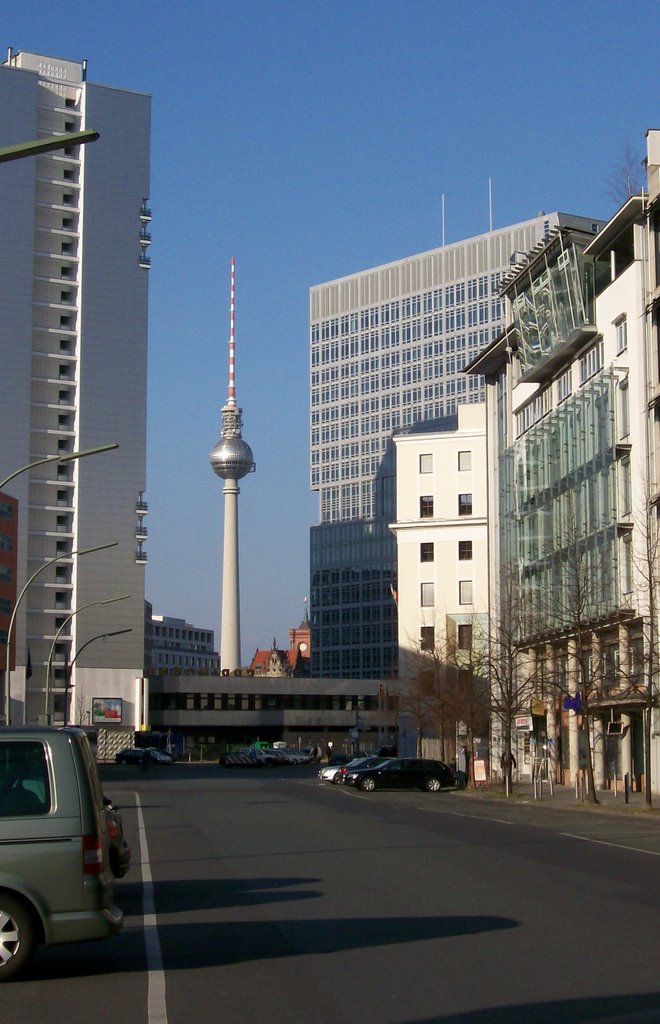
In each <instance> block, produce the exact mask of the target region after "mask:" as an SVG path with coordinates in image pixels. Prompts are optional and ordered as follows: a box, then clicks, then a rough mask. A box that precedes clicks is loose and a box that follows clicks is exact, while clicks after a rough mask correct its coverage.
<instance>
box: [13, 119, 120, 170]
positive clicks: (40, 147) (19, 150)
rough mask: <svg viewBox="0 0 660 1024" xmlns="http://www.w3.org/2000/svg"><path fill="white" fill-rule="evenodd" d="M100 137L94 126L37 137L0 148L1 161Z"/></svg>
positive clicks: (82, 143)
mask: <svg viewBox="0 0 660 1024" xmlns="http://www.w3.org/2000/svg"><path fill="white" fill-rule="evenodd" d="M98 138H100V135H99V133H98V132H97V131H96V130H95V129H94V128H86V129H85V130H84V131H82V132H66V134H64V135H55V136H53V138H51V139H35V140H34V142H17V143H14V145H13V146H3V147H2V149H0V163H7V161H8V160H21V159H22V158H23V157H25V156H39V155H40V154H41V153H50V152H51V150H53V149H65V148H66V147H67V146H84V145H85V143H86V142H96V140H97V139H98Z"/></svg>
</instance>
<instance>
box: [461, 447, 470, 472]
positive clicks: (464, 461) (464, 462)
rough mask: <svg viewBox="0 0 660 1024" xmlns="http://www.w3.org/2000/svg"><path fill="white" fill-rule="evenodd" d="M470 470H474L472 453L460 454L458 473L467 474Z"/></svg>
mask: <svg viewBox="0 0 660 1024" xmlns="http://www.w3.org/2000/svg"><path fill="white" fill-rule="evenodd" d="M468 469H472V452H459V453H458V471H459V473H465V472H466V471H467V470H468Z"/></svg>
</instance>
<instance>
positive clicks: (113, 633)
mask: <svg viewBox="0 0 660 1024" xmlns="http://www.w3.org/2000/svg"><path fill="white" fill-rule="evenodd" d="M117 600H121V598H117ZM132 632H133V630H132V629H113V630H112V631H111V632H110V633H98V634H97V635H96V636H93V637H91V638H90V639H89V640H86V641H85V643H84V644H82V646H81V647H79V648H78V650H77V651H76V653H75V654H74V656H73V658H72V659H71V661H70V662H69V665H68V668H67V673H66V706H65V717H64V723H65V725H67V724H68V719H69V689H70V686H69V680H70V679H71V669H72V668H73V666H74V664H75V661H76V658H77V657H78V655H79V654H82V652H83V651H84V650H85V648H86V647H89V645H90V644H93V643H94V641H95V640H108V639H109V637H111V636H121V634H122V633H132ZM87 715H88V716H89V712H87ZM87 724H89V719H88V723H87Z"/></svg>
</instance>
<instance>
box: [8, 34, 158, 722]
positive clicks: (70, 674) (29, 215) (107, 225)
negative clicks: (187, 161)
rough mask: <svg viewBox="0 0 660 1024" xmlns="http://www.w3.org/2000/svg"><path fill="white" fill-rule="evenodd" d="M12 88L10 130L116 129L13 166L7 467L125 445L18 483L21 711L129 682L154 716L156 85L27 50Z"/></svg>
mask: <svg viewBox="0 0 660 1024" xmlns="http://www.w3.org/2000/svg"><path fill="white" fill-rule="evenodd" d="M0 100H1V102H0V145H5V146H7V145H10V144H13V143H18V142H24V141H30V140H33V139H39V138H47V137H48V136H55V135H59V134H67V133H73V132H77V131H81V130H83V129H88V128H94V129H96V130H97V131H98V132H99V133H100V139H99V140H98V141H96V142H94V143H92V144H88V145H86V146H80V145H72V146H68V147H67V148H64V149H60V150H55V151H52V152H50V153H48V154H45V155H41V156H37V157H30V158H27V159H20V160H15V161H13V162H11V163H7V164H3V167H2V189H0V217H1V219H2V224H3V244H2V255H1V257H0V261H1V262H0V266H1V270H0V305H1V307H2V311H3V315H2V322H1V324H0V351H1V352H2V365H3V373H2V376H1V379H0V436H1V437H2V445H1V446H0V478H3V477H4V476H5V475H9V474H10V473H11V472H13V471H15V470H16V469H17V468H19V467H23V466H28V465H30V464H32V463H33V462H36V461H38V460H40V459H46V458H53V457H58V456H60V457H61V456H66V455H67V454H71V453H75V452H79V451H85V450H87V449H93V448H96V447H99V446H102V445H106V444H111V443H117V444H118V445H119V447H118V448H117V449H116V450H114V451H110V452H106V453H104V454H98V455H94V456H90V457H88V458H81V459H79V460H73V461H71V462H66V461H63V462H59V463H58V462H56V461H53V462H52V463H51V464H48V463H46V464H43V465H41V466H39V467H38V468H35V469H33V470H32V471H30V472H29V473H28V472H25V473H22V474H21V475H20V476H18V477H16V479H15V480H13V481H12V482H11V484H9V485H8V488H7V490H8V491H9V493H11V495H13V496H15V497H16V498H17V499H18V500H19V520H18V552H17V575H18V580H17V583H18V587H19V590H20V588H21V587H22V586H23V584H25V583H26V581H28V580H29V579H30V578H31V577H32V576H33V575H35V574H37V570H39V572H38V574H37V575H35V578H34V581H33V582H32V583H31V584H30V586H29V587H28V589H27V591H26V594H25V597H24V598H23V600H22V601H21V603H20V606H19V607H18V609H17V615H16V632H15V637H14V639H13V641H12V642H14V643H15V650H16V670H15V672H13V673H12V678H11V694H10V696H11V720H12V722H13V723H14V724H20V723H21V722H23V721H25V722H35V721H37V720H38V719H39V717H40V716H41V715H43V714H48V715H49V716H51V717H52V720H53V721H54V722H55V723H61V722H64V721H66V720H67V719H73V718H74V717H75V718H76V720H78V719H79V718H80V715H81V714H83V713H85V714H86V713H88V711H89V707H88V705H89V704H90V701H91V699H92V697H98V698H101V697H105V696H113V697H116V698H120V699H122V701H123V702H124V710H125V714H126V715H127V716H128V719H134V720H136V721H137V717H136V716H137V712H136V702H137V700H138V696H137V695H138V692H139V684H138V683H137V682H136V680H138V679H140V677H141V676H142V671H143V655H144V640H143V622H144V607H143V603H144V562H145V561H146V555H145V551H144V548H143V541H144V535H145V530H144V526H143V525H142V518H143V516H144V513H145V511H146V505H145V502H144V501H143V497H142V495H143V492H144V489H145V467H146V383H147V382H146V372H147V281H148V267H149V255H148V245H149V241H150V234H149V221H150V219H151V214H150V211H149V207H148V203H147V200H148V196H149V150H150V98H149V97H148V96H146V95H143V94H139V93H135V92H130V91H127V90H123V89H121V88H116V87H112V86H102V85H96V84H94V83H92V82H89V81H88V80H87V67H86V63H80V62H76V61H70V60H60V59H59V58H53V57H46V56H42V55H39V54H35V53H29V52H25V51H23V52H18V53H12V52H11V51H10V53H9V55H8V58H7V60H6V61H5V62H4V63H3V64H2V65H0ZM115 542H116V546H114V547H112V548H110V547H108V548H103V550H97V551H93V552H92V551H89V553H86V554H84V555H83V554H82V552H83V551H88V549H91V548H101V547H103V546H104V545H109V544H115ZM41 570H43V571H41ZM119 598H121V600H118V599H119ZM104 602H112V603H104ZM101 638H105V639H104V642H101ZM95 640H98V641H99V642H94V641H95ZM28 649H29V651H30V654H31V667H32V674H31V676H30V677H29V678H27V675H28V673H26V664H25V663H26V652H27V650H28ZM6 682H7V681H6V680H5V683H6ZM74 705H75V707H76V711H75V714H74V710H73V708H74ZM85 709H87V711H85Z"/></svg>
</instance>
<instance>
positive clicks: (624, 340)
mask: <svg viewBox="0 0 660 1024" xmlns="http://www.w3.org/2000/svg"><path fill="white" fill-rule="evenodd" d="M614 325H615V327H616V351H617V355H618V354H619V353H621V352H624V351H625V350H626V349H627V348H628V319H627V317H625V316H621V317H619V319H618V320H615V321H614Z"/></svg>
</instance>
